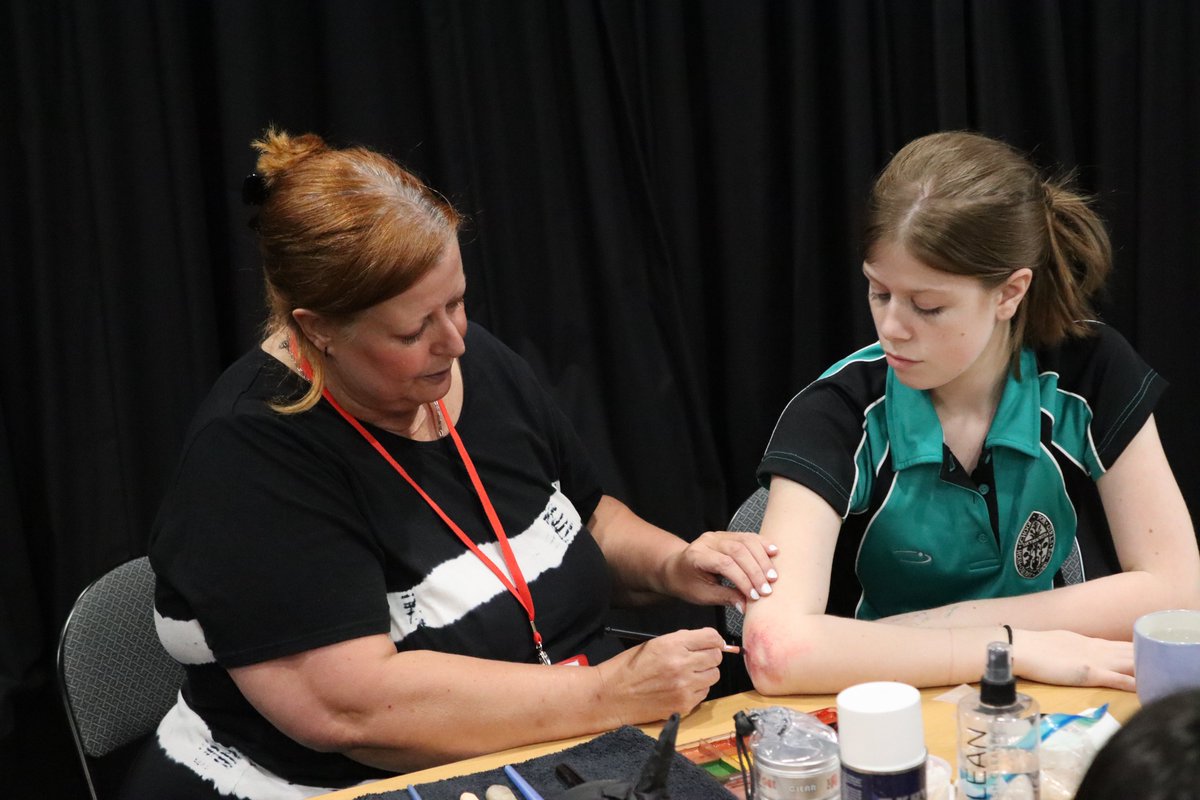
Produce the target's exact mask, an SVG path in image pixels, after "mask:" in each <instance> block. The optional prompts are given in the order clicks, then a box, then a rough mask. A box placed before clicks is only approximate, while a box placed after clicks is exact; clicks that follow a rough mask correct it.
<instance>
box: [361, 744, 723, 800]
mask: <svg viewBox="0 0 1200 800" xmlns="http://www.w3.org/2000/svg"><path fill="white" fill-rule="evenodd" d="M654 744H655V740H654V739H651V738H650V737H649V736H647V735H646V734H644V733H642V732H641V731H640V730H638V729H637V728H634V727H630V726H624V727H621V728H618V729H617V730H615V731H611V732H609V733H605V734H602V735H600V736H597V737H596V738H595V739H592V740H591V741H588V742H584V743H583V744H578V745H575V746H574V747H570V748H568V749H566V750H562V751H559V752H557V753H550V754H549V755H545V756H540V757H538V758H534V759H530V760H529V761H522V762H520V763H517V764H513V766H514V767H515V768H516V770H517V772H519V773H521V777H523V778H524V779H525V780H527V781H528V782H529V784H530V785H531V786H533V788H534V789H537V791H538V792H539V793H540V794H541V795H542V797H544V798H545V800H553V799H554V798H555V797H557V796H558V795H559V794H561V793H562V792H564V791H566V786H565V785H564V784H563V782H562V781H561V780H559V779H558V776H556V775H555V774H554V768H555V766H557V765H558V764H564V763H565V764H568V765H570V766H571V767H572V768H573V769H574V770H575V771H576V772H578V773H579V775H580V777H582V778H583V779H584V780H585V781H598V780H609V779H620V780H628V781H636V780H637V777H638V776H639V775H640V774H641V772H642V766H643V765H644V764H645V763H646V759H647V758H649V757H650V755H651V753H653V752H654ZM669 775H670V777H669V779H668V781H667V787H668V789H669V790H670V793H671V797H672V798H677V800H730V798H731V797H733V795H731V794H730V793H729V792H727V791H725V789H724V788H723V787H722V786H721V784H720V783H718V782H717V780H716V779H715V778H713V777H712V776H711V775H709V774H708V773H707V772H705V771H704V770H703V769H701V768H700V767H698V766H696V765H695V764H693V763H692V762H690V761H688V760H687V759H686V758H684V757H683V756H681V755H679V754H678V753H676V754H675V756H674V759H673V760H672V762H671V770H670V773H669ZM495 783H500V784H504V785H505V786H508V787H509V788H514V787H513V786H512V784H511V783H510V782H509V780H508V778H507V776H505V774H504V770H503V769H492V770H487V771H485V772H476V773H474V774H472V775H463V776H460V777H457V778H447V779H446V780H442V781H437V782H434V783H420V784H417V785H416V788H417V791H418V792H420V794H421V798H422V800H458V797H459V795H461V794H462V793H463V792H473V793H474V794H476V795H477V796H478V797H479V798H480V800H483V794H484V792H486V791H487V788H488V787H489V786H491V785H492V784H495ZM514 793H516V795H517V797H520V796H521V795H520V793H517V792H515V788H514ZM367 797H370V798H375V800H408V792H407V791H406V790H404V789H401V790H398V791H390V792H382V793H378V794H372V795H367Z"/></svg>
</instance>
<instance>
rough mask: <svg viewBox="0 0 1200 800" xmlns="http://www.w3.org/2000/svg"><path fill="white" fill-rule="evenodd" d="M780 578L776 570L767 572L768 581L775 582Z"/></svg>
mask: <svg viewBox="0 0 1200 800" xmlns="http://www.w3.org/2000/svg"><path fill="white" fill-rule="evenodd" d="M778 577H779V573H778V572H776V571H775V570H773V569H769V570H767V578H768V579H770V580H775V579H776V578H778Z"/></svg>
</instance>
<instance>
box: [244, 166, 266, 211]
mask: <svg viewBox="0 0 1200 800" xmlns="http://www.w3.org/2000/svg"><path fill="white" fill-rule="evenodd" d="M267 194H268V192H267V182H266V181H265V180H264V179H263V176H262V175H259V174H258V173H257V172H251V173H250V174H249V175H247V176H246V177H245V179H244V180H243V181H242V202H243V203H245V204H246V205H248V206H261V205H262V204H263V203H265V202H266V201H267Z"/></svg>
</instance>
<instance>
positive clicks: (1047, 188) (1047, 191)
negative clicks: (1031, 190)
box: [1042, 181, 1054, 211]
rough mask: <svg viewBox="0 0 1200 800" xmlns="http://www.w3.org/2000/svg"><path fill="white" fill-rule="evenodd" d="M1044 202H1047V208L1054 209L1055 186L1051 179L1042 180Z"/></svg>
mask: <svg viewBox="0 0 1200 800" xmlns="http://www.w3.org/2000/svg"><path fill="white" fill-rule="evenodd" d="M1042 203H1044V204H1045V206H1046V208H1047V210H1049V211H1053V210H1054V186H1053V185H1051V183H1050V181H1042Z"/></svg>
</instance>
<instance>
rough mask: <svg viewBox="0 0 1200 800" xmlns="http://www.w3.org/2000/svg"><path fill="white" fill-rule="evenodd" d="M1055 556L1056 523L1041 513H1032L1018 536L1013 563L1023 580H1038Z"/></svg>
mask: <svg viewBox="0 0 1200 800" xmlns="http://www.w3.org/2000/svg"><path fill="white" fill-rule="evenodd" d="M1053 555H1054V523H1053V522H1051V521H1050V518H1049V517H1047V516H1046V515H1045V514H1043V513H1042V512H1040V511H1032V512H1030V514H1029V519H1027V520H1025V524H1024V525H1022V526H1021V533H1020V534H1018V535H1017V546H1016V547H1015V548H1014V549H1013V563H1014V564H1015V565H1016V567H1017V574H1018V575H1020V576H1021V577H1022V578H1036V577H1037V576H1038V575H1041V574H1042V570H1044V569H1046V565H1048V564H1049V563H1050V558H1051V557H1052V556H1053Z"/></svg>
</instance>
